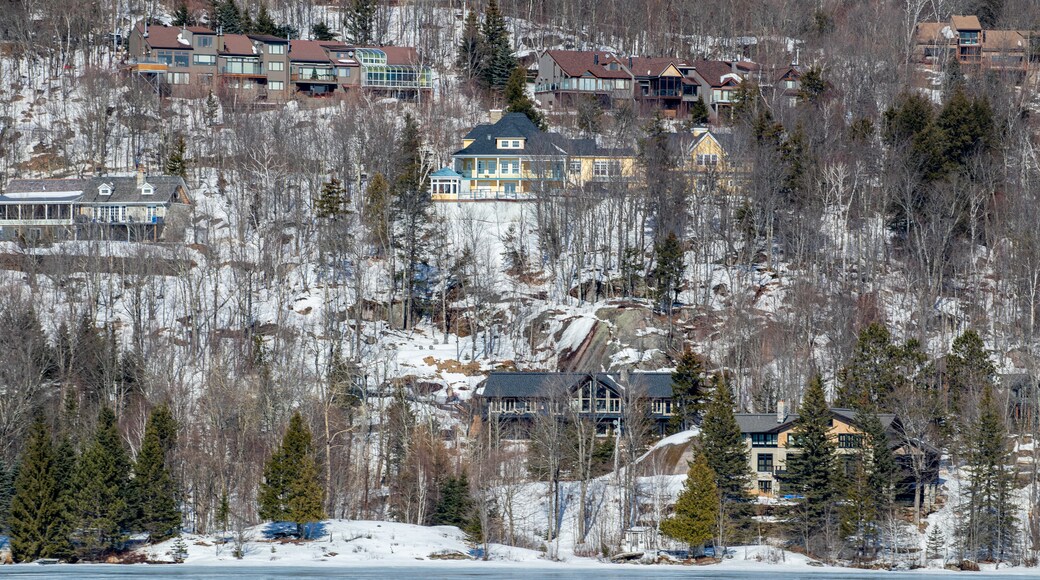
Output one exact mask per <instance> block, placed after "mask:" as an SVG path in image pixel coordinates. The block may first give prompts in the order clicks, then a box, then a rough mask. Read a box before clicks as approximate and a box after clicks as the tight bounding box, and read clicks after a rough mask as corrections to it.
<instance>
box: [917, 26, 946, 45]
mask: <svg viewBox="0 0 1040 580" xmlns="http://www.w3.org/2000/svg"><path fill="white" fill-rule="evenodd" d="M949 27H950V25H949V24H948V23H946V22H918V23H917V34H916V36H917V43H918V44H934V43H935V42H937V41H941V42H946V41H948V40H950V39H949V38H948V37H947V36H946V35H945V34H943V30H944V29H947V28H949Z"/></svg>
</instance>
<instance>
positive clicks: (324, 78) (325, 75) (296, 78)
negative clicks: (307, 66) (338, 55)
mask: <svg viewBox="0 0 1040 580" xmlns="http://www.w3.org/2000/svg"><path fill="white" fill-rule="evenodd" d="M289 78H290V80H292V81H293V82H297V83H330V82H336V73H334V72H332V71H328V72H320V71H319V72H304V73H298V72H294V73H292V74H291V75H289Z"/></svg>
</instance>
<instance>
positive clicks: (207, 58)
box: [193, 54, 217, 66]
mask: <svg viewBox="0 0 1040 580" xmlns="http://www.w3.org/2000/svg"><path fill="white" fill-rule="evenodd" d="M193 58H194V60H195V64H197V65H200V66H213V65H215V64H217V55H215V54H196V55H195V56H194V57H193Z"/></svg>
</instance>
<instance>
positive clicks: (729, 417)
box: [701, 373, 751, 546]
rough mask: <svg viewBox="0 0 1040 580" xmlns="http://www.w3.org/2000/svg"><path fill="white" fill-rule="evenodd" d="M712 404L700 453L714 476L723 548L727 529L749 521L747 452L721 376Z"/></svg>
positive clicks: (714, 379)
mask: <svg viewBox="0 0 1040 580" xmlns="http://www.w3.org/2000/svg"><path fill="white" fill-rule="evenodd" d="M712 383H713V385H714V388H713V389H712V397H711V402H710V403H708V408H707V411H706V412H705V414H704V420H703V421H701V449H702V450H703V452H704V455H705V456H706V457H707V461H708V467H711V470H712V471H713V472H714V473H715V486H716V487H717V488H718V490H719V500H720V502H719V518H720V520H721V521H722V523H723V525H722V526H720V534H719V541H720V543H721V544H722V545H723V546H725V545H726V544H728V543H729V542H728V541H727V540H726V537H727V535H728V532H729V529H728V528H738V529H739V528H743V527H745V526H746V525H747V524H748V523H749V520H750V516H751V510H750V504H749V503H748V501H749V500H750V495H749V494H748V487H749V486H750V484H751V471H750V470H749V469H748V448H747V443H745V441H744V436H743V434H742V433H741V431H740V425H738V424H737V418H736V416H735V415H734V413H733V408H734V402H733V395H732V392H731V391H730V389H729V385H728V384H727V382H726V378H725V376H723V375H722V374H721V373H718V374H716V375H715V376H714V377H712Z"/></svg>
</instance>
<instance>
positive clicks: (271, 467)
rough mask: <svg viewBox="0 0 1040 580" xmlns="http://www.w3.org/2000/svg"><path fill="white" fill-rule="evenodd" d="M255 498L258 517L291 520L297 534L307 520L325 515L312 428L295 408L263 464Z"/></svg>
mask: <svg viewBox="0 0 1040 580" xmlns="http://www.w3.org/2000/svg"><path fill="white" fill-rule="evenodd" d="M257 501H258V502H259V504H260V518H261V519H264V520H270V521H283V522H293V523H295V524H296V529H297V533H298V534H299V536H300V537H305V535H306V534H305V532H306V524H309V523H313V522H317V521H320V520H321V519H322V518H324V517H325V514H324V511H323V509H322V503H323V493H322V490H321V486H320V485H319V484H318V469H317V465H316V463H315V460H314V450H313V449H312V445H311V431H310V429H309V428H308V427H307V425H306V424H305V423H304V421H303V416H302V415H300V413H299V412H298V411H297V412H296V413H293V416H292V418H291V419H289V428H288V429H286V431H285V435H284V436H283V437H282V443H281V445H279V446H278V449H276V450H275V452H274V453H273V454H272V455H271V458H270V459H268V460H267V463H266V464H264V478H263V481H262V482H261V483H260V492H259V494H258V495H257Z"/></svg>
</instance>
